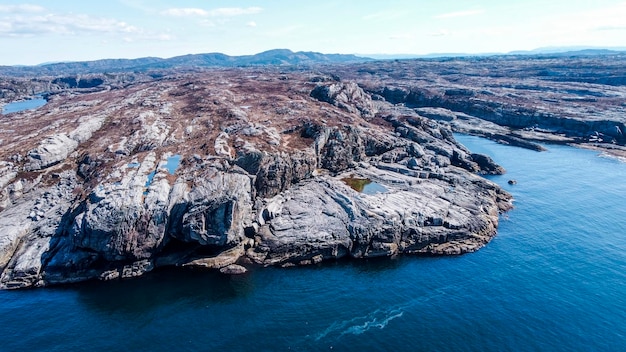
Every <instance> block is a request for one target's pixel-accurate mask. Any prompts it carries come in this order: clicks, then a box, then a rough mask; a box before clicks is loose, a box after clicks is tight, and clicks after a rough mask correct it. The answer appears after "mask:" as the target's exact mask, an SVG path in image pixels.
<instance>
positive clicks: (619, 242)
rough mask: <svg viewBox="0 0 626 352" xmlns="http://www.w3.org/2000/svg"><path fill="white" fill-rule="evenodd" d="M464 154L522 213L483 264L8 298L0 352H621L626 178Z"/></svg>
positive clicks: (574, 153)
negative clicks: (493, 169)
mask: <svg viewBox="0 0 626 352" xmlns="http://www.w3.org/2000/svg"><path fill="white" fill-rule="evenodd" d="M459 139H460V140H462V141H463V143H465V144H466V145H468V146H469V147H470V148H471V149H472V150H473V151H477V152H483V153H486V154H489V155H491V156H492V157H493V158H494V159H495V160H496V161H497V162H500V163H501V164H502V165H503V166H504V167H505V168H506V169H507V170H508V174H507V175H505V176H499V177H494V178H493V180H494V181H496V182H498V183H499V184H501V185H502V186H503V187H504V188H505V189H507V190H509V191H510V192H511V193H513V195H514V196H515V198H516V202H515V204H516V208H515V209H514V210H513V211H511V212H510V213H509V214H508V215H507V217H506V218H505V219H503V220H502V222H501V226H500V232H499V234H498V236H497V237H496V238H495V239H494V240H493V241H492V242H491V243H490V244H489V245H488V246H487V247H485V248H483V249H481V250H480V251H478V252H476V253H472V254H467V255H463V256H459V257H430V258H422V257H400V258H396V259H386V258H382V259H379V260H368V261H339V262H332V263H326V264H322V265H320V266H311V267H299V268H290V269H278V268H257V269H253V270H251V272H249V273H248V274H246V275H243V276H238V277H226V276H220V275H218V274H214V273H204V272H199V271H180V270H179V271H162V272H158V273H155V274H153V275H149V276H147V277H144V278H140V279H135V280H128V281H118V282H108V283H100V282H95V283H88V284H82V285H75V286H67V287H58V288H48V289H36V290H26V291H0V339H1V341H2V342H1V344H0V350H3V351H4V350H6V351H82V350H89V351H251V350H252V351H288V350H293V351H320V350H329V349H331V348H332V349H333V350H337V351H625V350H626V347H625V346H626V231H625V229H626V205H625V204H624V200H625V199H626V182H625V179H626V178H625V177H626V164H623V163H619V162H617V161H614V160H611V159H605V158H600V157H597V155H596V154H595V153H593V152H590V151H585V150H579V149H574V148H569V147H563V146H548V147H549V151H548V152H543V153H538V152H534V151H529V150H525V149H519V148H514V147H510V146H504V145H498V144H495V143H493V142H490V141H486V140H482V139H478V138H473V137H464V136H460V137H459ZM509 179H516V180H517V181H518V184H517V185H508V184H507V181H508V180H509Z"/></svg>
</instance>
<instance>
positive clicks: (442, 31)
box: [430, 29, 452, 37]
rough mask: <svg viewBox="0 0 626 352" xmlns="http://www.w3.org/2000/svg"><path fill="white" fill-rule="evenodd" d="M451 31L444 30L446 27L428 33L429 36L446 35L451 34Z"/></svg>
mask: <svg viewBox="0 0 626 352" xmlns="http://www.w3.org/2000/svg"><path fill="white" fill-rule="evenodd" d="M451 34H452V33H450V31H448V30H446V29H441V30H439V31H437V32H432V33H430V36H431V37H447V36H449V35H451Z"/></svg>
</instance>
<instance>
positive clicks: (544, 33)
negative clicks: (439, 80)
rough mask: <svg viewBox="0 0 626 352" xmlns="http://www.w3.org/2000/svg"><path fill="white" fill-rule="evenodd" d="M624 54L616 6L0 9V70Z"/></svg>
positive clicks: (6, 5)
mask: <svg viewBox="0 0 626 352" xmlns="http://www.w3.org/2000/svg"><path fill="white" fill-rule="evenodd" d="M549 46H597V47H626V1H624V0H586V1H582V0H550V1H546V0H541V1H539V0H524V1H518V0H509V1H493V0H470V1H467V0H466V1H461V0H448V1H422V0H412V1H409V0H406V1H405V0H386V1H364V0H360V1H352V0H349V1H328V0H315V1H306V2H300V1H298V2H296V1H286V0H285V1H283V0H274V1H271V0H267V1H261V0H258V1H254V0H241V1H232V0H231V1H220V0H205V1H200V0H178V1H166V0H108V1H99V0H90V1H85V0H82V1H70V0H55V1H44V0H32V1H28V0H26V1H10V0H2V1H1V2H0V47H2V54H1V55H0V65H17V64H26V65H32V64H39V63H43V62H53V61H82V60H94V59H102V58H136V57H143V56H158V57H172V56H177V55H184V54H190V53H206V52H223V53H226V54H230V55H244V54H254V53H258V52H261V51H264V50H269V49H275V48H287V49H291V50H294V51H299V50H304V51H319V52H324V53H344V54H428V53H457V52H463V53H481V52H482V53H484V52H508V51H513V50H530V49H535V48H539V47H549Z"/></svg>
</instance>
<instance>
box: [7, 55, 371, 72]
mask: <svg viewBox="0 0 626 352" xmlns="http://www.w3.org/2000/svg"><path fill="white" fill-rule="evenodd" d="M371 60H373V59H371V58H366V57H359V56H355V55H344V54H322V53H317V52H308V51H298V52H293V51H291V50H288V49H274V50H269V51H264V52H262V53H258V54H255V55H243V56H229V55H226V54H222V53H206V54H189V55H183V56H175V57H171V58H167V59H163V58H158V57H144V58H138V59H103V60H95V61H82V62H56V63H46V64H41V65H36V66H0V75H6V76H25V75H55V76H56V75H67V74H87V73H113V72H128V71H140V72H144V71H149V70H155V69H170V68H197V67H242V66H263V65H312V64H330V63H354V62H364V61H371Z"/></svg>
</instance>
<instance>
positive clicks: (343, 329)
mask: <svg viewBox="0 0 626 352" xmlns="http://www.w3.org/2000/svg"><path fill="white" fill-rule="evenodd" d="M460 289H462V287H458V286H447V287H442V288H439V289H436V290H434V291H432V293H431V294H430V295H428V296H422V297H418V298H414V299H411V300H409V301H407V302H405V303H404V304H399V305H393V306H391V307H388V308H387V309H380V308H379V309H376V310H374V311H372V312H370V313H369V314H366V315H364V316H357V317H354V318H352V319H348V320H342V321H335V322H333V323H332V324H331V325H330V326H329V327H327V328H326V329H325V330H324V331H322V332H321V333H319V334H317V335H316V336H315V341H320V340H322V339H324V338H326V337H329V336H330V337H335V338H336V339H339V338H341V337H342V336H344V335H360V334H363V333H365V332H367V331H368V330H371V329H376V328H377V329H379V330H382V329H384V328H385V327H387V325H388V324H389V322H390V321H392V320H394V319H396V318H400V317H402V316H403V315H404V312H405V311H406V310H408V309H410V308H413V307H415V306H418V305H420V304H423V303H425V302H428V301H430V300H432V299H434V298H437V297H441V296H444V295H449V294H453V293H454V292H456V291H458V290H460Z"/></svg>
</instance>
